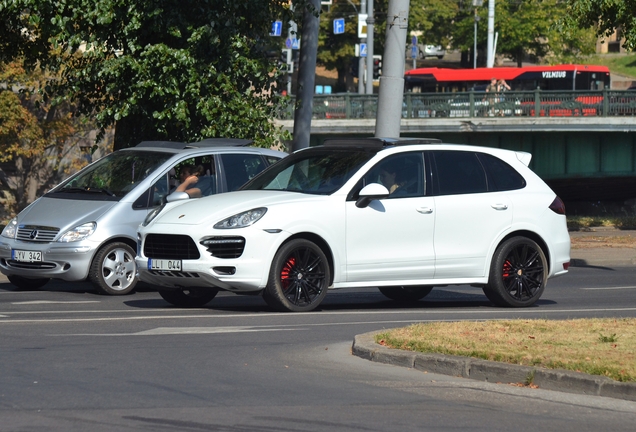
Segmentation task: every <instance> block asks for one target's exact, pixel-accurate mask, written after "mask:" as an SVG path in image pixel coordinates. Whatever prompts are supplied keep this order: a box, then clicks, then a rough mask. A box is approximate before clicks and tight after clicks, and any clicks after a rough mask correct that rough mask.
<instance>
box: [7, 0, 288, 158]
mask: <svg viewBox="0 0 636 432" xmlns="http://www.w3.org/2000/svg"><path fill="white" fill-rule="evenodd" d="M3 8H4V9H3V17H4V16H6V17H7V18H6V19H4V18H3V20H2V22H3V24H4V25H5V27H7V28H8V29H9V30H12V31H10V32H8V33H7V35H9V36H11V40H14V39H15V37H16V31H15V29H16V26H22V28H26V29H28V31H27V32H22V37H21V39H20V46H19V48H18V49H14V50H13V51H18V53H19V54H23V55H24V56H25V58H26V60H27V62H29V64H36V62H38V63H39V64H41V65H43V66H46V67H47V68H50V69H51V70H55V71H60V72H61V75H60V79H59V80H57V81H55V82H53V83H51V87H50V88H51V89H52V90H53V91H54V92H55V93H56V94H57V95H64V96H65V97H66V98H68V99H69V100H72V101H73V102H74V103H76V105H77V110H78V111H77V112H78V113H79V114H84V115H91V116H94V118H95V119H96V121H97V124H98V125H99V127H101V128H102V129H103V128H106V127H108V126H109V125H112V124H116V131H117V132H116V148H120V147H127V146H131V145H135V144H137V143H138V142H139V141H141V140H151V139H164V140H165V139H169V140H180V141H195V140H198V139H201V138H205V137H220V136H230V137H237V138H252V139H255V140H256V141H257V142H258V143H259V144H261V145H266V146H269V145H273V144H274V143H275V142H276V141H277V139H278V138H279V137H280V136H281V134H282V130H281V129H280V128H277V127H275V126H274V124H273V123H272V121H271V120H272V118H273V117H274V116H275V114H276V112H277V109H278V103H279V98H278V96H277V93H276V91H275V90H276V89H275V83H276V73H275V62H274V61H272V60H271V59H270V58H269V57H268V55H267V51H268V48H269V46H270V39H269V37H268V34H269V31H270V29H271V25H272V22H273V21H274V20H275V19H279V18H283V19H284V18H285V17H287V16H289V14H290V12H289V9H288V5H287V2H286V1H284V0H268V1H262V0H243V1H240V2H237V1H234V0H156V1H152V2H148V1H144V0H126V1H122V0H64V1H61V0H58V1H51V0H13V1H6V0H5V1H4V3H3ZM0 39H2V36H0ZM45 41H46V42H48V43H50V44H52V45H53V47H54V48H55V49H57V50H58V51H59V52H64V53H69V54H71V55H69V56H64V57H59V56H54V55H53V56H52V55H50V54H49V53H50V51H49V50H47V49H50V46H47V45H46V43H45ZM4 43H5V44H6V43H8V41H6V42H4ZM9 53H12V52H9Z"/></svg>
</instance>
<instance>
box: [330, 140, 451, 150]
mask: <svg viewBox="0 0 636 432" xmlns="http://www.w3.org/2000/svg"><path fill="white" fill-rule="evenodd" d="M441 143H442V140H440V139H437V138H332V139H327V140H325V141H324V143H323V145H324V146H327V147H367V148H382V147H388V146H398V145H415V144H441Z"/></svg>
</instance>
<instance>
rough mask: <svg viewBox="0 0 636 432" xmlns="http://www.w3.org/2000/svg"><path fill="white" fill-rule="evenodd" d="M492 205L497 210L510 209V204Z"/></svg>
mask: <svg viewBox="0 0 636 432" xmlns="http://www.w3.org/2000/svg"><path fill="white" fill-rule="evenodd" d="M490 207H492V208H494V209H495V210H508V204H492V205H491V206H490Z"/></svg>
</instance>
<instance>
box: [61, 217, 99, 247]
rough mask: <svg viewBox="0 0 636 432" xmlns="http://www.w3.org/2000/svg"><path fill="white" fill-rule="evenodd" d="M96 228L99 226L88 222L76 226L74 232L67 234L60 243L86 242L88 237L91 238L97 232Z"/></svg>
mask: <svg viewBox="0 0 636 432" xmlns="http://www.w3.org/2000/svg"><path fill="white" fill-rule="evenodd" d="M96 227H97V224H96V223H95V222H87V223H85V224H82V225H80V226H76V227H75V228H73V229H72V230H69V231H67V232H65V233H64V235H62V237H60V239H59V240H58V242H62V243H70V242H76V241H80V240H84V239H85V238H86V237H88V236H90V235H91V234H93V233H94V232H95V228H96Z"/></svg>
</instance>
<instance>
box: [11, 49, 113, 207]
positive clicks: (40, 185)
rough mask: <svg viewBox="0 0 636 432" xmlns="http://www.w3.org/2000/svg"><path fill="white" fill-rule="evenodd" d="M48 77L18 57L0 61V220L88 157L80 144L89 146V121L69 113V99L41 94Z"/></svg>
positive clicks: (90, 128) (91, 141) (41, 192)
mask: <svg viewBox="0 0 636 432" xmlns="http://www.w3.org/2000/svg"><path fill="white" fill-rule="evenodd" d="M50 78H51V77H48V76H47V75H46V74H45V73H43V71H42V70H40V69H39V68H36V69H34V70H32V71H30V72H27V71H26V70H25V68H24V65H23V63H22V61H20V60H16V61H13V62H11V63H1V62H0V82H2V83H4V86H3V87H2V88H1V89H0V191H1V192H2V196H1V198H0V203H1V204H2V205H3V207H4V212H1V211H0V213H1V215H0V220H4V219H7V218H9V217H12V216H14V215H15V214H16V213H17V212H19V211H20V210H22V209H23V208H24V207H26V206H27V205H28V204H29V203H31V202H32V201H33V200H35V198H37V197H38V196H40V195H42V194H43V193H44V192H45V191H46V190H47V189H50V188H51V187H52V186H53V185H55V184H56V183H58V182H59V181H60V180H62V179H63V178H64V177H66V176H67V175H68V174H69V173H70V172H74V171H76V170H77V169H78V168H81V167H82V166H83V165H85V164H86V163H87V159H86V157H85V156H87V155H88V156H90V152H89V153H83V152H82V151H81V148H80V146H82V147H85V148H86V149H90V148H91V146H92V143H94V141H95V139H94V136H93V137H92V138H91V137H90V136H91V131H92V130H93V129H94V128H95V127H94V125H92V124H91V123H90V122H86V121H84V120H83V119H81V118H78V117H74V116H72V106H71V105H69V104H68V103H63V104H55V103H52V101H51V100H50V99H46V98H44V97H43V96H42V92H40V91H39V90H40V89H41V88H42V87H43V86H45V85H46V83H47V82H48V81H49V80H50ZM93 135H94V134H93ZM111 144H112V143H111ZM100 150H101V147H100V149H98V151H97V154H96V155H99V154H100V153H101V151H100Z"/></svg>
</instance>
